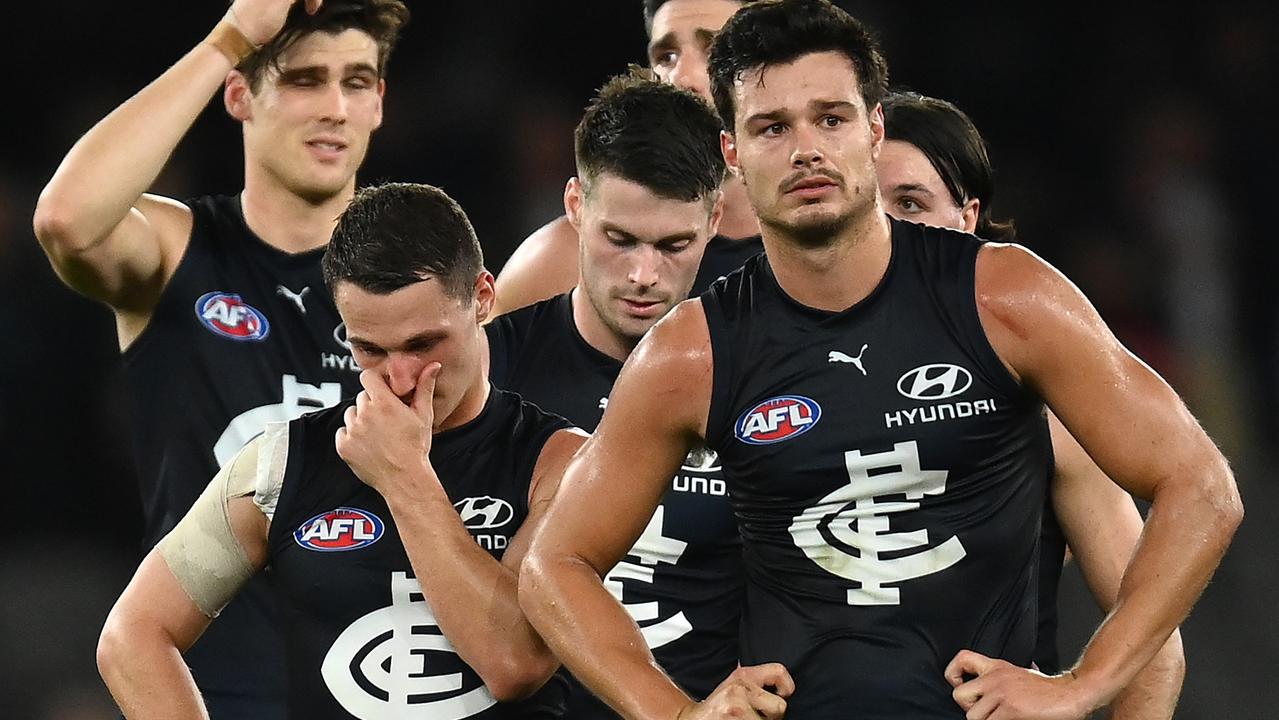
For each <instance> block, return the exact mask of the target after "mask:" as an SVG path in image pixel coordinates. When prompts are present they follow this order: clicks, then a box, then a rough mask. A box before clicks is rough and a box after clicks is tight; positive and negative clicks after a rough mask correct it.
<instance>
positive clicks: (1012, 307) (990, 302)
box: [974, 242, 1103, 375]
mask: <svg viewBox="0 0 1279 720" xmlns="http://www.w3.org/2000/svg"><path fill="white" fill-rule="evenodd" d="M976 265H977V267H976V276H975V278H974V285H975V288H974V290H975V296H976V301H977V313H978V316H979V317H980V318H981V324H982V327H983V328H984V329H985V331H986V335H987V337H988V338H989V339H990V341H991V344H992V345H993V346H994V348H995V351H996V352H997V353H998V354H999V355H1000V357H1001V358H1003V360H1004V362H1005V364H1007V365H1010V366H1011V368H1017V367H1020V366H1021V365H1022V361H1023V360H1024V359H1025V358H1024V357H1023V353H1024V352H1026V351H1030V350H1032V349H1033V348H1035V347H1036V346H1045V345H1053V344H1056V343H1058V342H1060V341H1061V340H1062V339H1063V338H1066V337H1081V336H1087V335H1090V334H1092V333H1095V332H1097V331H1098V330H1099V329H1100V328H1101V327H1103V323H1102V322H1101V319H1100V317H1098V315H1097V313H1096V311H1095V310H1094V309H1093V308H1092V305H1091V304H1090V303H1089V302H1088V300H1087V298H1085V297H1084V295H1083V293H1082V292H1080V290H1079V288H1078V287H1076V286H1075V284H1074V283H1072V282H1071V281H1070V279H1069V278H1067V277H1066V276H1065V275H1063V274H1062V273H1061V271H1059V270H1058V269H1057V268H1055V267H1053V266H1052V265H1051V264H1049V263H1048V262H1047V261H1046V260H1044V259H1043V258H1041V257H1040V256H1038V255H1036V254H1035V253H1034V252H1032V251H1031V250H1029V249H1028V248H1026V247H1024V246H1022V245H1018V244H1015V243H994V242H989V243H985V244H983V245H982V247H981V249H980V250H979V251H978V253H977V263H976ZM1017 374H1018V373H1017V372H1016V371H1015V370H1014V375H1017Z"/></svg>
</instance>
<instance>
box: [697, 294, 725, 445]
mask: <svg viewBox="0 0 1279 720" xmlns="http://www.w3.org/2000/svg"><path fill="white" fill-rule="evenodd" d="M700 299H701V302H702V311H703V313H704V314H705V315H706V331H707V334H708V335H709V336H710V341H711V401H710V407H709V408H707V412H706V438H705V440H706V447H707V448H710V449H711V450H714V451H716V452H719V451H720V448H721V443H720V440H721V439H722V438H723V437H724V436H725V432H724V428H726V427H728V425H729V424H730V423H731V419H730V418H729V415H728V414H729V411H730V403H731V401H732V397H731V389H732V387H733V383H732V378H733V364H732V358H731V357H730V356H729V352H728V349H729V348H730V345H729V340H730V339H729V337H728V332H727V328H726V327H725V323H724V313H723V308H722V306H721V305H720V298H719V296H718V295H717V294H716V293H714V292H710V291H707V292H706V294H704V295H702V296H701V298H700Z"/></svg>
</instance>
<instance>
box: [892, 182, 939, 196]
mask: <svg viewBox="0 0 1279 720" xmlns="http://www.w3.org/2000/svg"><path fill="white" fill-rule="evenodd" d="M893 192H917V193H920V194H923V195H928V196H930V197H931V196H932V195H933V191H932V190H929V189H928V188H926V187H924V186H923V185H921V184H919V183H898V184H896V185H894V186H893Z"/></svg>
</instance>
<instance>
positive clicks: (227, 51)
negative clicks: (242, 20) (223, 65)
mask: <svg viewBox="0 0 1279 720" xmlns="http://www.w3.org/2000/svg"><path fill="white" fill-rule="evenodd" d="M204 42H206V43H208V44H210V45H212V46H213V47H215V48H217V49H218V52H220V53H222V54H223V55H225V56H226V59H227V60H230V61H231V64H232V65H239V64H240V63H241V62H243V61H244V59H245V58H247V57H248V56H250V55H252V54H253V53H255V52H257V51H258V49H259V48H258V46H257V45H254V44H253V43H252V42H251V41H250V40H249V39H248V38H247V37H245V36H244V33H243V32H241V31H240V28H238V27H236V25H235V23H234V22H232V21H231V20H230V19H229V18H223V19H222V20H221V21H219V22H218V24H217V25H214V26H213V31H212V32H210V33H209V36H208V37H206V38H205V39H204Z"/></svg>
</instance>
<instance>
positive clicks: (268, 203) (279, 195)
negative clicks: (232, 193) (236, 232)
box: [240, 171, 355, 253]
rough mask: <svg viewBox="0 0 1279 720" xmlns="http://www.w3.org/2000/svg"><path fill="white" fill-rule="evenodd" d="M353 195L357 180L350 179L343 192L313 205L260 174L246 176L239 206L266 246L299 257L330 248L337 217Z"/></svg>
mask: <svg viewBox="0 0 1279 720" xmlns="http://www.w3.org/2000/svg"><path fill="white" fill-rule="evenodd" d="M354 195H355V178H351V182H350V183H348V185H347V187H345V188H343V189H342V191H341V192H339V193H337V194H336V195H333V196H331V197H329V198H325V199H324V200H322V201H320V202H313V201H311V200H308V199H305V198H302V197H299V196H298V195H297V194H296V193H294V192H292V191H291V190H288V189H287V188H285V187H283V186H281V185H280V184H279V183H278V182H274V181H272V180H270V179H268V178H266V177H264V173H262V172H260V171H259V172H256V173H255V172H249V173H246V175H245V179H244V192H243V193H241V194H240V205H241V207H242V208H243V209H244V222H245V223H246V224H248V226H249V229H250V230H252V231H253V232H254V234H256V235H257V236H258V237H260V238H262V241H263V242H265V243H266V244H268V245H271V246H272V247H275V248H278V249H280V250H283V251H284V252H287V253H300V252H306V251H308V250H314V249H316V248H321V247H324V246H325V245H327V244H328V242H329V238H331V237H332V236H333V228H335V227H337V221H338V217H340V216H341V215H342V211H343V210H345V209H346V206H347V205H348V204H349V203H350V202H351V198H352V197H353V196H354Z"/></svg>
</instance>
